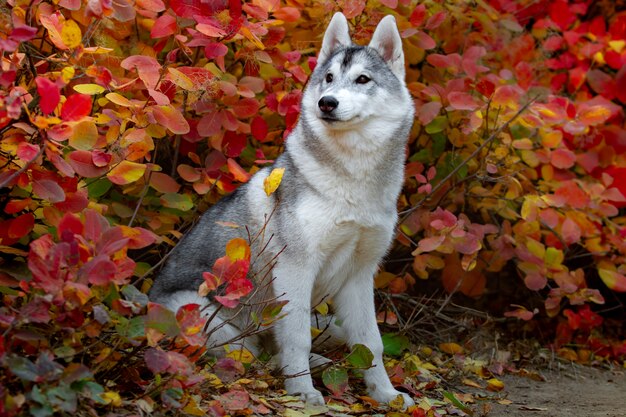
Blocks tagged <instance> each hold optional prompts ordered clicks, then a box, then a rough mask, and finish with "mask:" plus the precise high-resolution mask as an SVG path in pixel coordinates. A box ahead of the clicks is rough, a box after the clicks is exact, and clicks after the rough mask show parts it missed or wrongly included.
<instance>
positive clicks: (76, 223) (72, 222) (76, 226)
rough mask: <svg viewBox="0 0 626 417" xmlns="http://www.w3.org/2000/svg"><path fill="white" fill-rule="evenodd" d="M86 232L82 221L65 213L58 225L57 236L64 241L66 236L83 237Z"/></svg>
mask: <svg viewBox="0 0 626 417" xmlns="http://www.w3.org/2000/svg"><path fill="white" fill-rule="evenodd" d="M84 230H85V229H84V226H83V223H82V222H81V221H80V219H79V218H78V217H76V216H74V215H73V214H70V213H65V215H64V216H63V218H62V219H61V221H59V224H58V225H57V235H58V237H59V239H63V236H64V235H68V236H73V235H82V234H83V231H84Z"/></svg>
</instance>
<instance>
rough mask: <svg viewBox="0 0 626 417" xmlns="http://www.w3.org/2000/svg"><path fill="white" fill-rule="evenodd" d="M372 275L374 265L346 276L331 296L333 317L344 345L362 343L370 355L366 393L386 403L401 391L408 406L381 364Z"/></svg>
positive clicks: (366, 373) (408, 402)
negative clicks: (335, 318) (333, 306)
mask: <svg viewBox="0 0 626 417" xmlns="http://www.w3.org/2000/svg"><path fill="white" fill-rule="evenodd" d="M373 276H374V269H370V270H367V271H365V270H364V271H362V272H361V273H360V274H357V275H356V276H352V277H351V278H350V279H348V281H347V282H346V283H345V284H344V286H343V287H342V288H341V290H340V291H339V293H337V295H336V296H335V297H334V303H335V310H336V314H337V318H338V319H339V322H340V323H341V326H342V327H343V328H344V330H345V332H346V339H347V340H346V341H347V343H348V345H349V346H353V345H355V344H359V343H360V344H363V345H365V346H367V347H368V348H369V349H370V351H371V352H372V354H373V355H374V360H373V362H372V367H371V368H369V369H367V370H365V371H364V373H363V374H364V375H363V376H364V379H365V384H366V385H367V389H368V392H369V395H370V396H371V397H372V398H374V399H375V400H376V401H378V402H381V403H389V402H390V401H391V400H393V399H395V398H396V397H397V396H398V395H402V397H403V398H404V406H405V407H409V406H412V405H414V404H415V403H414V402H413V400H412V399H411V397H409V396H408V395H407V394H405V393H402V392H400V391H398V390H396V389H395V388H394V387H393V385H391V381H390V380H389V376H388V375H387V372H386V371H385V365H384V364H383V342H382V339H381V337H380V331H379V330H378V325H377V324H376V310H375V307H374V282H373Z"/></svg>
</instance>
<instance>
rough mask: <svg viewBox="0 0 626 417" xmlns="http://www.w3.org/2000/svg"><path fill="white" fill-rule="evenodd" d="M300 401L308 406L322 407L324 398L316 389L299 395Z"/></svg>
mask: <svg viewBox="0 0 626 417" xmlns="http://www.w3.org/2000/svg"><path fill="white" fill-rule="evenodd" d="M300 399H301V400H302V401H304V402H305V403H307V404H309V405H324V397H323V396H322V393H321V392H319V391H318V390H316V389H315V390H313V391H307V392H303V393H300Z"/></svg>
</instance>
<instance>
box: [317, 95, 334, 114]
mask: <svg viewBox="0 0 626 417" xmlns="http://www.w3.org/2000/svg"><path fill="white" fill-rule="evenodd" d="M317 105H318V106H319V108H320V110H321V111H322V113H323V114H324V115H329V114H330V113H332V112H333V110H335V109H336V108H337V106H338V105H339V102H338V101H337V99H336V98H335V97H333V96H324V97H322V98H321V99H320V101H318V102H317Z"/></svg>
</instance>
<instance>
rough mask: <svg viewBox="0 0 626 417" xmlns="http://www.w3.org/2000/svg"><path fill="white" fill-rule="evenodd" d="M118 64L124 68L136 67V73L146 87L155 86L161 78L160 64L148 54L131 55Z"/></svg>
mask: <svg viewBox="0 0 626 417" xmlns="http://www.w3.org/2000/svg"><path fill="white" fill-rule="evenodd" d="M120 66H121V67H122V68H124V69H127V70H131V69H136V70H137V75H139V78H140V79H141V81H143V82H144V84H145V85H146V87H148V88H152V89H154V88H156V86H157V84H158V82H159V80H160V79H161V64H159V62H158V61H157V60H156V59H155V58H153V57H150V56H144V55H132V56H129V57H128V58H126V59H124V60H123V61H122V62H121V63H120Z"/></svg>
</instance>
